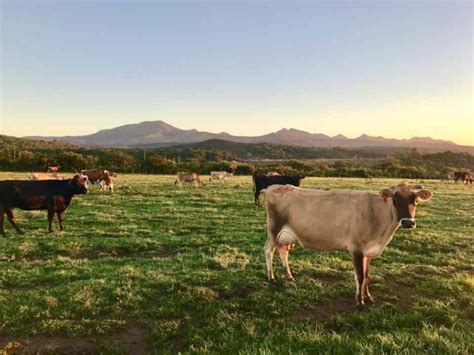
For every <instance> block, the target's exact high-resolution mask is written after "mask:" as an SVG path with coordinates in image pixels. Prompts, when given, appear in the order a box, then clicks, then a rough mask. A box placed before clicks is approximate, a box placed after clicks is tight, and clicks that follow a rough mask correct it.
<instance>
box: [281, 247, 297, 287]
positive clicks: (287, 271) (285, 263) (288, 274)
mask: <svg viewBox="0 0 474 355" xmlns="http://www.w3.org/2000/svg"><path fill="white" fill-rule="evenodd" d="M290 250H291V244H290V245H280V246H278V252H279V253H280V260H281V265H283V268H284V269H285V275H286V278H287V279H288V280H289V281H294V280H295V279H294V278H293V275H291V271H290V264H288V254H289V251H290Z"/></svg>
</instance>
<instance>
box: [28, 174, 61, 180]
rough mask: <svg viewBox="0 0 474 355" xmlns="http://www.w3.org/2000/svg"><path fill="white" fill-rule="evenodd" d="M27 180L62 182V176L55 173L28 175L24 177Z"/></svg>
mask: <svg viewBox="0 0 474 355" xmlns="http://www.w3.org/2000/svg"><path fill="white" fill-rule="evenodd" d="M26 177H27V178H28V180H63V179H64V176H63V175H60V174H56V173H51V174H47V173H30V174H28V175H26Z"/></svg>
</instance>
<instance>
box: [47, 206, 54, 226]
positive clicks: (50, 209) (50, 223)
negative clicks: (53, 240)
mask: <svg viewBox="0 0 474 355" xmlns="http://www.w3.org/2000/svg"><path fill="white" fill-rule="evenodd" d="M53 219H54V205H53V204H52V203H51V204H48V231H49V233H52V232H53Z"/></svg>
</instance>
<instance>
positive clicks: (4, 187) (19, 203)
mask: <svg viewBox="0 0 474 355" xmlns="http://www.w3.org/2000/svg"><path fill="white" fill-rule="evenodd" d="M85 193H87V186H86V182H85V179H84V178H81V177H80V176H79V175H76V176H74V177H73V178H72V179H67V180H45V181H25V180H6V181H0V234H3V235H4V234H5V231H4V229H3V222H4V215H5V214H6V215H7V219H8V221H9V222H10V223H11V224H12V226H13V227H14V228H15V230H16V231H17V233H19V234H21V233H22V232H21V230H20V228H18V226H17V224H16V222H15V216H14V214H13V209H14V208H20V209H22V210H29V211H31V210H48V227H49V228H48V230H49V231H50V232H52V231H53V230H52V223H53V217H54V214H55V213H56V214H57V216H58V220H59V227H60V228H61V230H63V229H64V225H63V221H64V211H66V209H67V208H68V206H69V204H70V203H71V200H72V197H73V196H74V195H81V194H85Z"/></svg>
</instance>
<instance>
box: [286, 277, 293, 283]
mask: <svg viewBox="0 0 474 355" xmlns="http://www.w3.org/2000/svg"><path fill="white" fill-rule="evenodd" d="M286 279H287V280H288V281H290V282H294V281H295V278H294V277H293V276H292V277H288V276H287V277H286Z"/></svg>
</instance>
